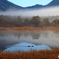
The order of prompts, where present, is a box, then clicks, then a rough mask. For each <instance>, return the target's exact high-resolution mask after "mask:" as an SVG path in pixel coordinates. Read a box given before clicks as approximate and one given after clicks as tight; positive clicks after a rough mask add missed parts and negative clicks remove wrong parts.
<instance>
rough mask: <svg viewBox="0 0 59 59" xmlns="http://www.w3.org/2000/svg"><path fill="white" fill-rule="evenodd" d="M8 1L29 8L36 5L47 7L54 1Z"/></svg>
mask: <svg viewBox="0 0 59 59" xmlns="http://www.w3.org/2000/svg"><path fill="white" fill-rule="evenodd" d="M8 1H10V2H12V3H14V4H17V5H19V6H22V7H28V6H33V5H36V4H41V5H46V4H48V3H50V2H51V1H52V0H8Z"/></svg>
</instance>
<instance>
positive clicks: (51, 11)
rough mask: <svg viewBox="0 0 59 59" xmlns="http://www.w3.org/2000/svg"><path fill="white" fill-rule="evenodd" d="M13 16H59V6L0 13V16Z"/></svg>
mask: <svg viewBox="0 0 59 59" xmlns="http://www.w3.org/2000/svg"><path fill="white" fill-rule="evenodd" d="M1 14H2V15H11V16H23V17H26V16H27V17H31V16H37V15H38V16H57V15H59V6H56V7H49V8H42V9H35V10H12V9H10V10H8V11H5V12H1V11H0V15H1Z"/></svg>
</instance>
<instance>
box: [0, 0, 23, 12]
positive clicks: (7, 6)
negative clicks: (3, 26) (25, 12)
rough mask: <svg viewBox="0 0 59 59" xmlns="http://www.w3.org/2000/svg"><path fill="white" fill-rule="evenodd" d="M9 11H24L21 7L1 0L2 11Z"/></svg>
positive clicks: (0, 7) (0, 8)
mask: <svg viewBox="0 0 59 59" xmlns="http://www.w3.org/2000/svg"><path fill="white" fill-rule="evenodd" d="M8 9H23V8H22V7H21V6H17V5H15V4H13V3H11V2H9V1H7V0H0V10H1V11H6V10H8Z"/></svg>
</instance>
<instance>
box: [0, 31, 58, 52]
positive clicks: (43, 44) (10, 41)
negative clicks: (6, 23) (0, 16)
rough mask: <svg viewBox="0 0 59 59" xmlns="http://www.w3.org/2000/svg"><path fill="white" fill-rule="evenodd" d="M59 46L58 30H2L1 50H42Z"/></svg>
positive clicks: (0, 33) (0, 32)
mask: <svg viewBox="0 0 59 59" xmlns="http://www.w3.org/2000/svg"><path fill="white" fill-rule="evenodd" d="M51 47H53V48H59V32H57V31H4V30H0V50H11V51H14V50H24V51H28V50H30V49H33V50H42V49H51Z"/></svg>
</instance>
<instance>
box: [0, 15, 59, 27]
mask: <svg viewBox="0 0 59 59" xmlns="http://www.w3.org/2000/svg"><path fill="white" fill-rule="evenodd" d="M25 26H28V27H59V19H54V20H53V21H52V22H50V20H49V18H45V19H44V20H43V21H42V20H41V18H40V17H39V16H33V17H32V18H29V17H28V18H25V17H20V16H3V15H0V27H25Z"/></svg>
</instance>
